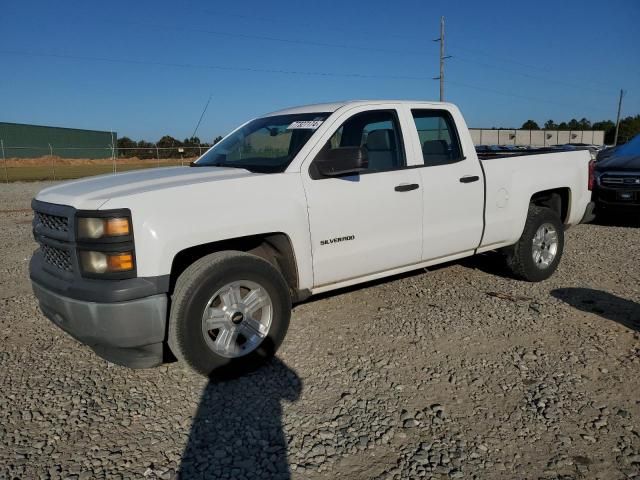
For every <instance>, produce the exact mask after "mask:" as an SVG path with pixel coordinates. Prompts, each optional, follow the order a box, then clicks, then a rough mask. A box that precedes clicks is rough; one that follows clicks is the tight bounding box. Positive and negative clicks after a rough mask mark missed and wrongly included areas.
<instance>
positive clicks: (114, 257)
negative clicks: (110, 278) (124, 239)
mask: <svg viewBox="0 0 640 480" xmlns="http://www.w3.org/2000/svg"><path fill="white" fill-rule="evenodd" d="M80 261H81V262H82V269H83V270H84V271H85V272H87V273H114V272H126V271H129V270H133V267H134V262H133V252H117V253H109V252H92V251H81V252H80Z"/></svg>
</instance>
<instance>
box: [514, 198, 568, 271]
mask: <svg viewBox="0 0 640 480" xmlns="http://www.w3.org/2000/svg"><path fill="white" fill-rule="evenodd" d="M563 250H564V228H563V225H562V221H561V220H560V218H559V217H558V214H557V213H556V212H554V211H553V210H551V209H549V208H545V207H537V206H535V205H531V206H530V207H529V212H528V214H527V221H526V223H525V226H524V231H523V232H522V236H521V237H520V239H519V240H518V242H517V243H516V244H515V245H513V246H511V247H508V248H506V249H505V253H506V257H507V266H508V267H509V269H510V270H511V272H512V273H513V274H514V275H515V276H516V277H518V278H520V279H522V280H527V281H529V282H540V281H542V280H546V279H547V278H549V277H550V276H551V275H552V274H553V272H555V271H556V269H557V268H558V263H560V258H561V257H562V252H563Z"/></svg>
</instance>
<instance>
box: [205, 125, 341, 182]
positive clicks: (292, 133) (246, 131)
mask: <svg viewBox="0 0 640 480" xmlns="http://www.w3.org/2000/svg"><path fill="white" fill-rule="evenodd" d="M329 115H330V113H324V112H323V113H298V114H291V115H275V116H272V117H263V118H258V119H256V120H252V121H251V122H249V123H247V124H246V125H245V126H244V127H242V128H240V129H239V130H236V131H235V132H234V133H232V134H231V135H229V136H228V137H227V138H225V139H224V140H222V141H221V142H220V143H217V144H216V145H214V146H213V147H212V148H211V149H210V150H209V151H208V152H207V153H205V154H204V155H203V156H202V157H200V158H199V159H198V160H197V161H196V162H195V163H194V164H193V166H195V167H235V168H245V169H247V170H250V171H252V172H262V173H279V172H284V170H285V169H286V168H287V166H288V165H289V163H291V161H292V160H293V158H294V157H295V156H296V154H297V153H298V152H299V151H300V149H301V148H302V147H303V146H304V145H305V143H307V141H309V138H311V135H313V132H315V130H316V129H317V128H318V127H319V126H320V125H321V124H322V122H323V121H324V120H325V119H326V118H327V117H328V116H329Z"/></svg>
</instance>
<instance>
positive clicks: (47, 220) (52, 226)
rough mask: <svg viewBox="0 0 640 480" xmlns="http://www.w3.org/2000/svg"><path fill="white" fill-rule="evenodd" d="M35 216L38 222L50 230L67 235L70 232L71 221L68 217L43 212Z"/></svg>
mask: <svg viewBox="0 0 640 480" xmlns="http://www.w3.org/2000/svg"><path fill="white" fill-rule="evenodd" d="M35 215H36V221H37V222H38V223H40V224H41V225H42V226H43V227H45V228H48V229H49V230H54V231H56V232H65V233H66V232H68V231H69V219H68V218H67V217H60V216H58V215H50V214H48V213H42V212H35Z"/></svg>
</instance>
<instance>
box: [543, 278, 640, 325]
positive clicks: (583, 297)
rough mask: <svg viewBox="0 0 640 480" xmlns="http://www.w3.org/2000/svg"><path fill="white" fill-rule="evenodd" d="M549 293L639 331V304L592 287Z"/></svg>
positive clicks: (584, 310) (572, 304)
mask: <svg viewBox="0 0 640 480" xmlns="http://www.w3.org/2000/svg"><path fill="white" fill-rule="evenodd" d="M551 295H552V296H553V297H555V298H557V299H559V300H562V301H563V302H566V303H568V304H569V305H571V306H572V307H574V308H577V309H578V310H582V311H583V312H588V313H595V314H597V315H600V316H601V317H602V318H606V319H607V320H612V321H614V322H618V323H620V324H622V325H624V326H625V327H627V328H630V329H632V330H635V331H637V332H638V331H640V304H638V303H636V302H634V301H631V300H627V299H624V298H621V297H618V296H617V295H613V294H612V293H609V292H604V291H602V290H594V289H592V288H558V289H555V290H552V291H551Z"/></svg>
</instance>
